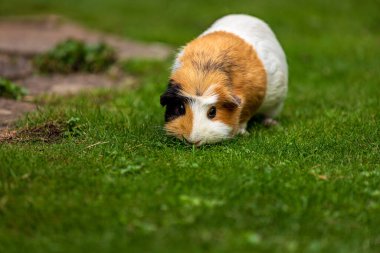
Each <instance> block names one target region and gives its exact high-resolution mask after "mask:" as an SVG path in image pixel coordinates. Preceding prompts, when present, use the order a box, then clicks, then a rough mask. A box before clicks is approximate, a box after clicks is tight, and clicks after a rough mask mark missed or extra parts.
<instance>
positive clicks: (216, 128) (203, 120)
mask: <svg viewBox="0 0 380 253" xmlns="http://www.w3.org/2000/svg"><path fill="white" fill-rule="evenodd" d="M217 100H218V96H217V95H212V96H206V97H195V98H194V97H193V98H192V102H191V103H190V107H191V110H192V112H193V128H192V132H191V134H190V136H189V139H188V141H189V142H191V143H196V144H197V145H202V144H205V143H215V142H218V141H221V140H223V139H227V138H229V137H230V133H231V131H232V128H231V127H230V126H228V125H226V124H224V123H223V122H220V121H212V120H210V119H209V118H208V117H207V112H208V110H209V109H210V107H211V106H212V105H214V104H215V103H216V101H217ZM217 113H218V112H217Z"/></svg>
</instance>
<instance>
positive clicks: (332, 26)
mask: <svg viewBox="0 0 380 253" xmlns="http://www.w3.org/2000/svg"><path fill="white" fill-rule="evenodd" d="M379 10H380V1H374V0H372V1H360V2H358V1H354V0H352V1H331V0H330V1H322V0H321V1H317V0H313V1H301V0H299V1H251V0H250V1H248V0H247V1H233V2H232V1H223V0H219V1H201V0H197V1H186V2H185V1H175V2H174V1H164V0H160V1H153V0H150V1H121V0H109V1H100V0H97V1H90V0H83V1H73V0H66V1H48V0H35V1H31V0H29V1H28V0H13V1H4V0H2V1H1V2H0V16H5V15H27V14H43V13H58V14H62V15H66V16H68V17H71V18H73V19H75V20H77V21H78V22H81V23H83V24H85V25H87V26H90V27H93V28H98V29H101V30H104V31H108V32H113V33H117V34H120V35H122V36H128V37H132V38H135V39H140V40H146V41H152V40H155V41H161V42H166V43H170V44H172V45H173V46H179V45H182V44H184V43H186V41H188V40H190V39H191V38H193V37H195V36H196V35H197V34H199V33H200V32H202V30H204V29H205V28H206V27H207V26H208V25H209V24H210V23H211V22H212V21H213V20H214V19H215V18H217V17H219V16H221V15H223V14H226V13H232V12H245V13H249V14H254V15H257V16H259V17H261V18H263V19H265V20H266V21H267V22H268V23H269V24H270V25H271V26H272V28H273V30H274V31H275V32H276V33H277V34H278V37H279V39H280V41H281V43H282V45H283V46H284V49H285V51H286V53H287V56H288V62H289V66H290V86H289V96H288V99H287V101H286V105H285V107H284V111H283V113H282V114H281V116H280V117H279V121H280V122H281V126H280V127H276V128H271V129H266V128H264V127H262V126H260V125H258V124H252V126H251V128H250V129H249V131H250V135H249V136H248V137H239V138H236V139H234V140H231V141H228V142H224V143H221V144H217V145H209V146H203V147H201V148H193V147H191V146H188V145H185V144H183V143H181V142H179V141H176V140H173V139H171V138H169V137H166V136H165V134H164V132H163V130H162V126H163V113H164V111H163V108H161V106H160V104H159V95H160V93H161V92H163V91H164V89H165V87H166V84H167V79H168V74H169V71H168V69H169V67H170V60H168V61H164V62H157V61H141V60H133V61H129V62H126V63H124V66H125V69H126V70H127V71H128V72H130V73H131V74H133V75H135V76H136V77H137V78H138V79H139V83H140V86H139V87H138V88H135V89H133V90H117V91H115V90H97V91H93V92H91V93H86V94H81V95H79V96H75V97H68V98H61V97H54V98H41V99H40V100H41V103H43V104H45V105H44V108H43V109H42V108H41V110H39V111H38V112H36V113H33V114H31V115H29V116H28V117H27V118H26V119H24V120H22V121H20V122H19V123H18V126H19V127H21V128H24V129H33V128H34V127H44V126H46V125H47V124H53V125H54V124H55V125H57V126H65V127H66V128H67V129H65V130H64V135H63V137H62V138H55V139H53V140H50V141H48V142H42V141H40V140H39V139H38V138H35V136H33V135H30V136H26V137H28V138H25V140H24V141H16V142H13V143H2V144H0V252H7V253H13V252H163V253H165V252H323V253H325V252H332V253H340V252H342V253H343V252H350V253H355V252H358V253H359V252H374V253H375V252H379V249H380V215H379V214H380V187H379V186H380V155H379V154H380V130H379V126H380V119H379V117H380V112H379V108H380V89H379V86H380V74H379V67H380V60H379V59H380V46H379V45H380V16H379ZM68 121H69V122H71V125H70V127H67V126H66V125H65V124H62V122H68ZM26 133H28V132H27V131H26Z"/></svg>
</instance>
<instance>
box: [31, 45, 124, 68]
mask: <svg viewBox="0 0 380 253" xmlns="http://www.w3.org/2000/svg"><path fill="white" fill-rule="evenodd" d="M115 61H116V54H115V50H114V49H113V48H111V47H109V46H108V45H106V44H104V43H98V44H93V45H89V44H85V43H84V42H82V41H78V40H73V39H69V40H66V41H64V42H62V43H59V44H58V45H57V46H56V47H55V48H53V49H52V50H50V51H49V52H47V53H45V54H42V55H39V56H37V57H36V58H35V59H34V65H35V67H36V68H37V69H38V71H40V72H41V73H64V74H67V73H71V72H93V73H96V72H101V71H104V70H106V69H107V68H108V67H109V66H110V65H112V64H113V63H114V62H115Z"/></svg>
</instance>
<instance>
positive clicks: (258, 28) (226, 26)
mask: <svg viewBox="0 0 380 253" xmlns="http://www.w3.org/2000/svg"><path fill="white" fill-rule="evenodd" d="M216 31H225V32H230V33H233V34H235V35H237V36H239V37H240V38H242V39H243V40H244V41H245V42H247V43H248V44H250V45H251V46H252V47H253V49H254V50H255V51H256V53H257V55H258V56H259V58H260V60H261V61H262V63H263V65H264V68H265V71H266V74H267V89H266V94H265V98H264V101H263V103H262V105H261V106H260V108H259V110H258V113H263V114H265V115H267V116H269V117H273V116H276V114H277V113H278V112H279V111H280V110H281V107H282V104H283V101H284V99H285V97H286V93H287V86H288V65H287V63H286V57H285V53H284V51H283V49H282V47H281V45H280V43H279V42H278V40H277V38H276V36H275V34H274V33H273V32H272V30H271V29H270V27H269V26H268V25H267V24H266V23H265V22H264V21H262V20H260V19H258V18H255V17H252V16H249V15H244V14H233V15H227V16H224V17H222V18H220V19H218V20H217V21H215V23H214V24H213V25H212V26H211V27H210V28H209V29H207V30H206V31H205V32H204V33H203V34H201V36H203V35H206V34H209V33H212V32H216Z"/></svg>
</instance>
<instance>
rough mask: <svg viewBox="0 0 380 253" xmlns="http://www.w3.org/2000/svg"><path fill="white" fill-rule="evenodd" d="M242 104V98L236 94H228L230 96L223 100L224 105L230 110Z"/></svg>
mask: <svg viewBox="0 0 380 253" xmlns="http://www.w3.org/2000/svg"><path fill="white" fill-rule="evenodd" d="M240 104H241V99H240V98H239V97H238V96H236V95H231V96H228V98H227V99H226V100H225V101H223V107H224V108H226V109H228V110H235V109H236V108H238V107H239V106H240Z"/></svg>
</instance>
